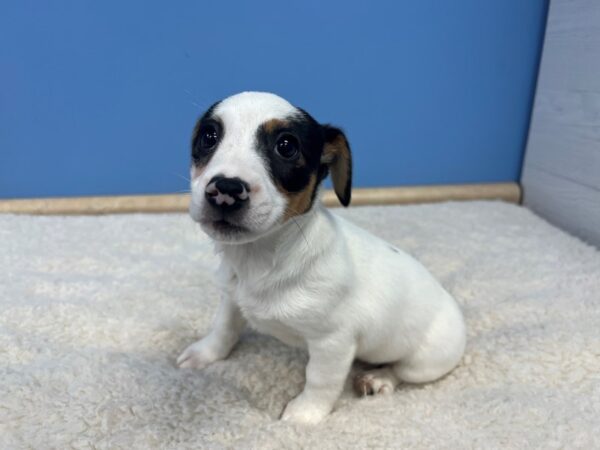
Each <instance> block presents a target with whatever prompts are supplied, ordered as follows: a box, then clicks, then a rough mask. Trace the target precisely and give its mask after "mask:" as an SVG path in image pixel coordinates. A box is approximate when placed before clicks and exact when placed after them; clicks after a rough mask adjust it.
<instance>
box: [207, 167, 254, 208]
mask: <svg viewBox="0 0 600 450" xmlns="http://www.w3.org/2000/svg"><path fill="white" fill-rule="evenodd" d="M249 191H250V189H249V187H248V184H247V183H245V182H244V181H242V180H240V179H239V178H225V177H223V176H220V175H217V176H216V177H213V178H212V180H210V182H209V183H208V185H207V186H206V191H205V195H206V200H208V203H210V204H211V205H212V206H214V207H216V208H220V209H224V210H234V209H238V208H240V207H242V206H243V205H244V204H245V203H246V202H247V201H248V198H249V197H250V195H249Z"/></svg>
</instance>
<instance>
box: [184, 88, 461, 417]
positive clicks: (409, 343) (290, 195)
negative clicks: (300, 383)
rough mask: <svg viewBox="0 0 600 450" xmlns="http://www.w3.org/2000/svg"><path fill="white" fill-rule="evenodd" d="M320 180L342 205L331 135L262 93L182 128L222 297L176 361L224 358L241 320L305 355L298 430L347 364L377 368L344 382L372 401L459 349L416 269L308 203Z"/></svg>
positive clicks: (343, 164) (347, 180) (452, 306)
mask: <svg viewBox="0 0 600 450" xmlns="http://www.w3.org/2000/svg"><path fill="white" fill-rule="evenodd" d="M329 173H331V178H332V181H333V187H334V190H335V193H336V194H337V197H338V198H339V200H340V202H341V203H342V204H343V205H344V206H347V205H348V204H349V203H350V189H351V180H352V161H351V155H350V147H349V145H348V141H347V140H346V137H345V136H344V133H343V132H342V131H341V130H339V129H338V128H335V127H332V126H330V125H321V124H319V123H317V122H316V121H315V120H314V119H313V118H312V117H311V116H310V115H309V114H308V113H306V112H305V111H303V110H302V109H300V108H297V107H294V106H292V105H291V104H290V103H288V102H287V101H285V100H284V99H282V98H280V97H278V96H276V95H273V94H268V93H259V92H244V93H241V94H238V95H234V96H232V97H229V98H227V99H225V100H223V101H221V102H218V103H216V104H214V105H213V106H212V107H210V108H209V109H208V111H206V113H205V114H204V115H203V116H202V117H201V118H200V120H199V121H198V123H197V125H196V127H195V129H194V132H193V138H192V167H191V193H192V195H191V203H190V213H191V216H192V218H193V219H194V220H195V221H197V222H198V223H199V224H200V225H201V227H202V229H203V230H204V231H205V232H206V233H207V234H208V235H209V236H210V237H211V238H212V239H213V240H214V242H215V246H216V250H217V252H218V253H219V254H220V255H221V265H220V268H219V270H218V275H219V277H218V278H219V280H220V284H221V286H222V298H221V302H220V305H219V308H218V311H217V313H216V316H215V319H214V322H213V324H212V330H211V331H210V332H209V334H208V335H207V336H205V337H204V338H203V339H201V340H199V341H198V342H196V343H194V344H192V345H190V346H189V347H188V348H187V349H186V350H185V351H184V352H183V353H182V354H181V356H179V358H178V359H177V363H178V365H179V367H195V368H202V367H205V366H207V365H208V364H211V363H212V362H214V361H217V360H220V359H223V358H226V357H227V355H228V354H229V353H230V351H231V349H232V348H233V346H234V345H235V344H236V342H237V341H238V339H239V336H240V333H241V332H242V330H243V328H244V326H245V325H246V323H248V324H250V325H251V326H252V327H253V328H255V329H256V330H258V331H260V332H263V333H266V334H269V335H271V336H274V337H276V338H277V339H279V340H281V341H283V342H284V343H286V344H289V345H294V346H301V347H304V348H306V349H307V350H308V354H309V361H308V365H307V367H306V383H305V386H304V390H303V391H302V393H300V394H299V395H298V396H297V397H296V398H294V399H293V400H291V401H290V402H289V403H288V404H287V406H286V408H285V409H284V411H283V413H282V416H281V417H282V419H283V420H289V421H293V422H298V423H308V424H313V423H317V422H319V421H321V420H322V419H323V418H324V417H325V416H326V415H327V414H329V412H331V410H332V409H333V406H334V404H335V402H336V400H337V398H338V397H339V395H340V393H341V392H342V388H343V385H344V382H345V380H346V378H347V376H348V373H349V371H350V367H351V365H352V361H353V360H354V359H360V360H362V361H366V362H369V363H373V364H377V365H383V366H382V367H380V368H378V369H376V370H372V371H369V372H366V373H365V374H363V375H361V376H359V377H358V378H357V379H355V388H356V389H357V390H358V391H359V392H360V393H362V394H383V393H390V392H392V391H393V390H394V388H395V387H396V386H397V385H398V383H400V382H401V381H404V382H409V383H427V382H429V381H433V380H436V379H437V378H440V377H442V376H443V375H444V374H446V373H448V372H449V371H450V370H452V369H453V368H454V367H455V366H456V365H457V363H458V362H459V360H460V359H461V357H462V354H463V351H464V348H465V325H464V321H463V317H462V314H461V311H460V309H459V307H458V305H457V304H456V302H455V301H454V299H453V298H452V297H451V296H450V294H448V293H447V292H446V291H445V290H444V289H443V288H442V286H441V285H440V284H439V283H438V282H437V281H436V280H435V279H434V278H433V276H432V275H431V274H430V273H429V272H428V271H427V270H426V269H425V268H424V267H423V266H422V265H421V264H420V263H419V262H418V261H416V260H415V259H414V258H412V257H411V256H409V255H408V254H406V253H404V252H402V251H400V250H398V249H397V248H395V247H393V246H391V245H390V244H388V243H386V242H384V241H382V240H381V239H379V238H377V237H375V236H373V235H372V234H370V233H368V232H366V231H364V230H362V229H361V228H359V227H357V226H355V225H353V224H352V223H350V222H347V221H346V220H343V219H341V218H340V217H337V216H335V215H334V214H332V213H331V212H329V211H328V210H326V209H325V208H324V207H323V206H322V205H321V203H320V201H319V195H318V191H319V187H320V185H321V182H322V181H323V179H324V178H325V177H326V176H327V175H328V174H329Z"/></svg>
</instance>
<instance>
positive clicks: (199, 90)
mask: <svg viewBox="0 0 600 450" xmlns="http://www.w3.org/2000/svg"><path fill="white" fill-rule="evenodd" d="M168 5H169V6H167V3H166V2H156V1H143V2H142V1H137V2H135V1H126V2H125V1H97V2H92V1H85V0H73V1H63V0H57V1H41V0H40V1H36V2H32V1H26V0H23V1H13V2H10V3H9V2H2V5H1V6H0V42H1V44H0V64H1V66H0V197H5V198H9V197H44V196H66V195H94V194H106V195H109V194H132V193H161V192H176V191H180V190H184V189H186V187H187V182H186V181H185V179H184V178H185V177H187V176H188V164H189V156H188V153H189V149H188V142H189V136H190V132H191V129H192V126H193V124H194V121H195V119H196V117H197V116H198V115H199V114H200V113H201V111H202V110H203V109H204V108H206V107H207V106H209V105H210V104H211V103H213V102H214V101H215V100H217V99H220V98H222V97H224V96H227V95H230V94H232V93H236V92H238V91H242V90H267V91H272V92H275V93H277V94H280V95H282V96H284V97H286V98H287V99H289V100H290V101H291V102H292V103H294V104H297V105H299V106H301V107H303V108H305V109H307V110H308V111H309V112H311V113H312V115H313V116H315V117H316V118H317V120H320V121H323V122H332V123H334V124H337V125H340V126H342V127H343V128H344V129H345V130H346V132H347V134H348V136H349V139H350V142H351V144H352V148H353V151H354V157H355V185H359V186H385V185H414V184H438V183H467V182H495V181H510V180H512V181H516V180H517V179H518V177H519V173H520V166H521V160H522V154H523V149H524V145H525V139H526V132H527V127H528V123H529V113H530V108H531V104H532V98H533V90H534V86H535V78H536V71H537V65H538V60H539V54H540V49H541V42H542V37H543V29H544V23H545V16H546V10H547V0H526V1H524V0H502V1H498V0H456V1H446V0H439V1H421V0H411V1H381V2H377V1H374V2H364V1H341V0H339V1H330V2H324V1H316V0H309V1H302V2H282V1H281V0H255V1H252V2H246V1H236V2H232V1H223V0H221V1H217V2H206V1H191V0H189V1H178V2H171V3H169V4H168Z"/></svg>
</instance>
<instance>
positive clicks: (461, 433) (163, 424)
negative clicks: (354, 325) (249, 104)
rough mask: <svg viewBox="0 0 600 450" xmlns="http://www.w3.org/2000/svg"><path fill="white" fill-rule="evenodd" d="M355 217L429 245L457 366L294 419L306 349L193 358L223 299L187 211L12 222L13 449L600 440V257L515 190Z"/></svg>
mask: <svg viewBox="0 0 600 450" xmlns="http://www.w3.org/2000/svg"><path fill="white" fill-rule="evenodd" d="M337 212H338V213H339V214H342V215H343V216H346V217H348V218H350V219H351V220H353V221H355V222H357V223H359V224H360V225H362V226H364V227H365V228H367V229H370V230H372V231H373V232H374V233H376V234H378V235H380V236H382V237H383V238H385V239H387V240H389V241H390V242H392V243H393V244H395V245H398V246H400V247H402V248H404V249H405V250H407V251H408V252H410V253H412V254H413V255H415V256H416V257H417V258H419V259H420V260H421V261H422V262H423V263H424V264H425V265H426V266H427V267H429V269H430V270H431V271H432V272H433V273H434V274H435V275H436V276H437V277H438V278H439V279H440V280H441V281H442V283H443V284H444V286H445V287H446V288H447V289H448V290H449V291H450V292H451V293H452V294H453V295H454V296H455V297H456V299H457V300H458V301H459V303H460V304H461V305H462V308H463V310H464V313H465V316H466V320H467V327H468V345H467V352H466V355H465V357H464V359H463V362H462V363H461V365H460V366H459V367H458V368H457V369H456V370H454V372H452V373H451V374H450V375H449V376H447V377H445V378H443V379H442V380H440V381H438V382H435V383H432V384H428V385H425V386H411V385H402V386H400V387H399V388H398V389H397V391H396V392H395V393H394V394H393V395H391V396H388V397H378V398H357V397H355V396H354V394H353V393H352V390H351V388H350V383H348V385H347V388H346V391H345V392H344V394H343V396H342V398H341V399H340V400H339V402H338V403H337V406H336V409H335V411H334V412H333V413H332V414H331V415H330V416H329V417H328V418H327V419H326V420H325V421H324V422H323V423H322V424H320V425H318V426H315V427H302V426H294V425H290V424H287V423H282V422H279V421H278V420H277V418H278V416H279V414H280V413H281V411H282V409H283V407H284V406H285V404H286V403H287V401H288V400H290V399H291V398H292V397H294V396H295V395H296V394H297V393H298V392H300V390H301V388H302V386H303V381H304V366H305V364H306V360H307V356H306V354H305V353H304V352H303V351H300V350H295V349H291V348H289V347H286V346H285V345H283V344H281V343H279V342H278V341H276V340H274V339H272V338H269V337H266V336H261V335H259V334H257V333H255V332H253V331H251V330H247V331H246V332H245V334H244V335H243V337H242V340H241V342H240V343H239V344H238V346H237V347H236V348H235V349H234V351H233V353H232V354H231V356H230V357H229V359H227V360H225V361H221V362H218V363H215V364H214V365H212V366H211V367H209V368H207V369H204V370H202V371H195V370H179V369H177V368H176V367H175V365H174V360H175V358H176V357H177V356H178V354H179V353H180V352H181V351H182V350H183V349H184V348H185V347H186V346H187V345H188V344H190V343H191V342H192V341H194V340H195V339H197V337H198V336H199V335H202V334H204V333H206V332H207V330H208V327H209V324H210V319H211V317H212V314H213V313H214V311H215V307H216V304H217V301H218V295H217V291H216V288H215V285H214V283H213V278H212V273H213V268H214V267H215V260H216V257H215V256H214V255H213V252H212V246H211V245H210V243H209V241H208V240H207V238H206V237H205V236H204V235H203V234H202V232H201V231H200V230H199V228H198V227H197V226H196V225H195V224H194V223H193V222H192V221H191V219H189V218H188V217H187V216H186V215H121V216H100V217H30V216H13V215H0V448H2V449H13V448H36V449H44V448H59V449H64V448H123V449H131V448H140V449H146V448H257V449H271V448H272V449H279V448H315V449H327V448H368V447H371V448H485V449H490V448H519V449H522V448H530V447H535V448H546V449H548V448H565V447H566V448H588V449H589V448H599V447H600V253H599V252H598V251H597V250H595V249H594V248H592V247H590V246H587V245H585V244H584V243H582V242H581V241H579V240H577V239H575V238H573V237H571V236H569V235H567V234H566V233H564V232H562V231H560V230H558V229H557V228H554V227H552V226H551V225H549V224H548V223H546V222H545V221H544V220H542V219H540V218H538V217H536V216H535V215H534V214H532V213H531V212H529V211H528V210H527V209H524V208H521V207H517V206H513V205H508V204H504V203H500V202H469V203H444V204H435V205H418V206H398V207H362V208H359V207H357V208H350V209H348V210H340V209H338V210H337Z"/></svg>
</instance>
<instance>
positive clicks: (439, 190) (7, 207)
mask: <svg viewBox="0 0 600 450" xmlns="http://www.w3.org/2000/svg"><path fill="white" fill-rule="evenodd" d="M491 199H498V200H504V201H506V202H510V203H519V202H520V200H521V188H520V186H519V185H518V184H517V183H491V184H457V185H440V186H410V187H382V188H356V189H353V190H352V205H353V206H360V205H396V204H408V203H431V202H442V201H449V200H491ZM323 202H324V203H325V205H327V206H330V207H331V206H339V202H338V200H337V198H336V197H335V194H334V193H333V191H331V190H326V191H325V192H324V193H323ZM188 203H189V194H165V195H133V196H132V195H123V196H114V197H72V198H47V199H15V200H0V213H17V214H122V213H168V212H183V211H187V209H188Z"/></svg>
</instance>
